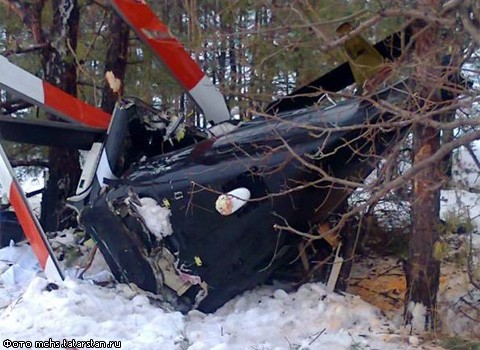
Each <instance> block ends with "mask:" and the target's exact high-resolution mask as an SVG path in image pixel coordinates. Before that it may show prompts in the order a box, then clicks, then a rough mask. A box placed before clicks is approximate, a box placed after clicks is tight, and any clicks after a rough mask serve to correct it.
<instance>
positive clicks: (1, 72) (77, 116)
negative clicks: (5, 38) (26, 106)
mask: <svg viewBox="0 0 480 350" xmlns="http://www.w3.org/2000/svg"><path fill="white" fill-rule="evenodd" d="M0 88H2V89H5V90H6V91H8V92H11V93H12V94H15V95H19V96H20V97H21V98H22V99H24V100H25V101H27V102H30V103H32V104H34V105H35V106H38V107H42V108H45V109H46V110H47V111H48V112H50V113H52V114H55V115H56V116H58V117H61V118H65V119H67V120H70V121H74V122H79V123H82V124H84V125H88V126H91V127H95V128H102V129H106V128H107V127H108V124H109V123H110V115H109V114H108V113H106V112H104V111H102V110H101V109H99V108H96V107H94V106H91V105H89V104H87V103H85V102H82V101H80V100H79V99H77V98H75V97H73V96H71V95H69V94H67V93H66V92H64V91H62V90H60V89H58V88H56V87H54V86H53V85H51V84H49V83H47V82H45V81H43V80H42V79H40V78H38V77H36V76H35V75H33V74H31V73H29V72H27V71H26V70H23V69H21V68H20V67H17V66H16V65H14V64H13V63H10V61H8V59H7V58H6V57H4V56H2V55H0Z"/></svg>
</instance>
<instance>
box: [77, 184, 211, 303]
mask: <svg viewBox="0 0 480 350" xmlns="http://www.w3.org/2000/svg"><path fill="white" fill-rule="evenodd" d="M106 199H107V200H106V201H98V202H97V204H96V205H95V206H94V207H92V208H89V209H87V210H84V211H83V213H82V221H83V222H94V223H95V225H94V226H89V225H88V224H87V225H86V228H87V231H88V232H90V234H92V237H94V238H95V240H96V241H97V244H98V245H99V246H100V248H101V249H102V248H103V249H104V250H105V251H107V252H108V254H105V255H106V258H105V259H106V261H107V263H108V265H109V266H110V268H111V269H112V272H113V273H114V275H115V276H116V278H117V279H118V280H119V281H120V282H124V283H135V284H137V285H138V287H140V288H142V289H144V290H146V291H148V292H152V293H155V294H158V295H159V296H161V297H163V298H164V299H165V301H167V302H168V303H170V304H172V305H173V306H174V307H175V308H176V309H178V310H180V311H188V310H190V309H192V308H197V307H198V304H199V303H200V301H201V300H202V299H203V298H204V297H205V296H206V295H207V285H206V284H205V283H204V282H203V281H202V280H201V278H200V277H199V276H197V275H194V274H192V273H191V270H190V269H188V267H186V265H185V264H181V263H180V260H179V255H178V251H174V250H173V249H172V248H171V247H168V246H167V245H166V244H165V242H164V241H163V240H164V238H166V237H168V236H171V235H172V234H173V233H174V232H173V228H172V224H171V221H170V217H171V215H172V212H171V210H170V203H169V201H168V200H167V199H164V200H163V201H162V202H161V203H159V202H158V201H157V200H155V199H154V198H152V197H139V196H138V194H137V193H135V192H133V191H132V189H131V188H130V187H129V188H128V193H127V195H126V196H124V197H117V198H115V199H114V200H108V198H106ZM112 214H113V215H112ZM96 230H100V231H101V232H102V233H106V234H102V235H99V234H98V232H97V231H96ZM103 249H102V250H103ZM193 286H196V288H192V287H193Z"/></svg>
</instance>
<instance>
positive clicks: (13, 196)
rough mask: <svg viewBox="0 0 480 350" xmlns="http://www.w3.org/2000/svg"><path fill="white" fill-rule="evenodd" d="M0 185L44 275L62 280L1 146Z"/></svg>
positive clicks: (52, 254)
mask: <svg viewBox="0 0 480 350" xmlns="http://www.w3.org/2000/svg"><path fill="white" fill-rule="evenodd" d="M0 185H1V186H2V188H3V190H4V191H6V192H7V197H8V200H9V201H10V204H11V205H12V207H13V209H14V210H15V213H16V214H17V217H18V220H19V221H20V225H21V226H22V229H23V232H24V233H25V236H26V237H27V238H28V241H29V242H30V245H31V247H32V249H33V252H34V253H35V255H36V257H37V259H38V262H39V263H40V266H41V267H42V269H43V271H45V275H46V276H47V278H48V279H50V280H53V281H61V280H63V279H64V275H63V272H62V270H61V268H60V265H59V263H58V260H57V258H56V257H55V254H54V253H53V249H52V247H51V246H50V243H49V242H48V239H47V236H46V235H45V233H44V232H43V229H42V226H41V225H40V223H39V222H38V219H37V217H36V216H35V214H34V213H33V210H32V208H31V207H30V205H29V203H28V201H27V199H26V197H25V193H24V192H23V190H22V188H21V187H20V185H19V184H18V181H17V179H16V178H15V174H14V172H13V169H12V167H11V166H10V162H9V161H8V158H7V155H6V154H5V151H4V150H3V147H2V145H0Z"/></svg>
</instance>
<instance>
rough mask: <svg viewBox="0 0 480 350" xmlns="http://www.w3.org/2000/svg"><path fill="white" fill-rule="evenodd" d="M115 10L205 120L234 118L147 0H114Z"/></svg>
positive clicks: (218, 93) (210, 83)
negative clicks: (162, 64)
mask: <svg viewBox="0 0 480 350" xmlns="http://www.w3.org/2000/svg"><path fill="white" fill-rule="evenodd" d="M111 2H112V4H113V7H114V8H115V10H116V11H117V13H118V14H119V15H120V16H121V17H122V18H123V20H124V21H125V22H127V23H128V25H129V26H130V27H131V28H132V29H133V30H134V31H135V32H136V34H137V35H138V37H139V38H140V39H141V40H142V41H143V42H145V43H146V44H147V45H148V46H149V47H150V49H151V50H152V51H153V52H154V53H155V55H156V56H157V57H158V58H159V59H160V60H161V61H162V62H163V63H164V64H165V65H166V66H167V67H168V68H169V70H170V72H171V73H172V75H173V77H174V78H175V79H176V80H177V81H178V82H179V83H180V84H181V85H182V86H183V88H184V89H185V90H187V91H188V94H189V95H190V96H191V97H192V99H193V100H194V101H195V103H196V104H197V105H198V107H199V108H200V109H201V110H202V111H203V113H205V117H206V118H207V119H208V120H211V121H213V122H215V123H218V122H222V121H225V120H228V119H230V113H229V112H228V108H227V104H226V103H225V99H224V97H223V95H222V94H221V93H220V91H218V89H217V88H216V87H215V86H214V85H213V83H212V81H211V79H209V78H208V77H207V76H206V75H205V73H204V72H203V71H202V69H201V68H200V67H199V65H198V64H197V62H195V61H194V60H193V59H192V57H191V56H190V54H189V53H188V52H187V51H186V50H185V48H184V47H183V45H182V44H181V43H180V42H179V41H178V40H177V39H176V38H175V37H174V36H173V35H172V33H171V32H170V30H169V29H168V27H167V26H166V25H165V24H164V23H163V22H162V21H161V20H160V19H159V18H158V17H157V16H156V15H155V13H154V12H153V11H152V9H151V8H150V7H149V6H148V5H147V4H146V3H145V1H143V0H111Z"/></svg>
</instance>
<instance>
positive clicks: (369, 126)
mask: <svg viewBox="0 0 480 350" xmlns="http://www.w3.org/2000/svg"><path fill="white" fill-rule="evenodd" d="M111 3H112V5H113V7H114V8H115V10H116V11H117V12H118V13H119V14H120V15H121V16H122V17H123V18H124V19H125V21H126V22H127V23H128V24H129V25H130V26H131V27H132V29H133V30H134V31H135V32H136V33H137V35H138V36H139V38H140V39H141V40H142V41H144V42H145V43H147V45H148V46H149V47H150V48H151V49H152V50H153V51H154V53H155V55H157V57H158V58H159V59H160V60H161V61H162V62H164V63H165V64H166V66H167V67H168V68H169V69H170V71H171V72H172V74H173V75H174V77H175V78H176V79H177V80H178V81H179V82H180V84H181V85H182V86H183V87H184V88H185V89H186V90H187V91H188V93H189V94H190V96H191V97H192V99H193V100H194V101H195V102H196V104H197V105H198V106H199V107H200V109H201V110H202V111H203V112H204V114H205V116H206V118H207V119H208V120H209V121H212V122H214V123H215V125H214V126H213V128H211V129H210V130H203V129H200V128H196V127H192V126H187V125H185V123H184V116H176V117H175V118H172V117H171V116H167V115H165V114H164V113H163V112H161V111H159V110H156V109H154V108H152V107H150V106H148V105H147V104H145V103H144V102H142V101H141V100H140V99H137V98H126V97H119V102H118V103H117V105H116V108H115V110H114V112H113V114H112V116H111V117H110V116H108V115H107V114H106V113H104V112H102V111H100V110H98V109H96V108H95V107H92V106H88V105H86V104H84V103H81V102H78V103H77V102H76V101H77V100H76V99H74V98H73V97H71V96H68V95H66V94H65V93H63V92H61V91H59V90H58V89H56V90H55V88H53V87H51V86H49V85H46V83H44V82H42V81H41V80H40V79H38V78H36V77H34V76H33V75H31V74H29V73H28V72H26V71H23V70H21V69H20V68H18V67H15V66H14V65H13V64H11V63H10V62H8V60H7V59H6V58H4V57H0V73H2V72H8V74H3V73H2V74H0V87H2V88H4V89H6V90H8V91H9V92H11V93H13V94H16V95H19V96H20V97H21V98H22V99H25V100H26V101H27V102H28V103H32V104H34V105H36V106H39V107H42V108H45V109H47V110H48V111H49V112H52V113H54V114H56V115H59V116H61V117H64V118H66V119H69V120H71V121H72V120H73V121H77V122H80V123H81V125H72V124H66V123H56V124H55V123H54V124H38V123H37V124H38V125H33V124H31V123H30V124H28V123H16V124H15V123H12V122H11V120H8V118H2V119H0V125H2V128H3V125H6V126H8V127H9V128H10V129H9V130H11V131H12V132H11V133H9V134H8V135H3V137H6V138H8V137H11V138H14V141H16V142H34V143H39V144H44V145H51V144H55V142H57V141H58V138H56V137H54V135H57V134H58V135H63V136H62V137H63V138H64V139H65V145H66V146H68V147H74V148H81V149H90V151H89V153H88V156H87V159H86V163H85V166H84V169H83V173H82V176H81V179H80V182H79V184H78V187H77V193H76V195H75V196H74V197H72V198H70V201H71V202H72V204H73V205H74V206H75V207H76V208H77V210H78V212H79V214H80V215H79V223H80V224H81V225H82V227H83V228H84V229H85V230H86V232H87V233H88V234H89V235H90V236H91V237H92V238H93V239H94V240H95V241H96V243H97V245H98V248H99V250H100V251H101V252H102V254H103V256H104V257H105V259H106V261H107V263H108V265H109V266H110V268H111V270H112V272H113V274H114V275H115V277H116V279H117V280H118V281H121V282H126V283H134V284H136V285H137V286H138V287H140V288H142V289H143V290H145V291H147V292H150V293H153V294H156V295H157V294H158V295H161V296H165V299H166V300H173V301H174V304H175V305H176V308H177V309H178V310H182V311H187V310H190V309H194V308H196V309H199V310H201V311H205V312H210V311H213V310H215V309H216V308H218V307H220V306H221V305H223V304H224V303H225V302H226V301H228V300H229V299H231V298H232V297H233V296H235V295H237V294H239V293H241V292H242V291H244V290H246V289H249V288H252V287H254V286H256V285H258V284H260V283H264V282H266V281H268V280H270V279H271V278H273V277H274V276H277V275H278V272H279V271H280V272H285V273H284V276H287V275H288V276H290V277H289V278H290V279H292V280H294V279H297V280H301V278H302V276H304V274H305V267H306V266H307V267H308V266H312V265H313V264H311V262H312V261H319V260H322V259H323V260H324V261H328V262H330V265H331V262H334V264H333V265H334V266H335V268H333V269H326V270H325V271H323V272H324V273H323V274H324V276H328V275H329V274H330V276H331V277H330V280H329V281H328V285H329V287H330V288H331V289H334V288H335V282H336V279H337V277H336V276H338V272H339V271H338V267H339V266H340V265H341V261H342V259H343V257H342V248H341V247H342V242H341V240H342V237H340V238H338V237H331V236H329V235H327V236H326V237H325V238H326V239H318V240H315V241H314V242H310V243H309V249H304V250H302V251H303V253H302V254H300V255H302V256H301V257H300V258H299V249H301V248H299V247H301V245H302V244H303V243H304V242H305V240H304V238H303V237H302V236H301V235H296V234H294V233H292V232H290V231H289V230H280V229H278V228H279V227H281V226H282V225H284V224H285V223H288V225H290V226H291V227H294V228H295V229H296V230H298V231H301V232H308V233H309V234H318V232H317V228H318V225H321V224H324V223H325V222H326V221H328V219H329V218H330V217H331V215H332V214H334V213H335V210H336V209H337V208H338V206H339V205H341V203H343V201H344V200H345V199H346V198H347V197H348V196H349V194H350V193H351V191H352V190H353V188H352V187H351V186H350V185H349V184H351V183H352V182H357V183H359V182H361V181H363V180H364V179H365V177H366V176H367V175H368V174H369V173H370V172H371V170H372V169H374V167H375V165H376V162H377V161H378V159H379V157H380V156H381V155H382V154H384V152H386V151H388V150H389V148H390V147H392V145H394V144H395V143H396V142H397V141H398V140H399V139H400V138H402V137H403V134H404V132H405V131H406V129H405V128H399V129H395V128H388V129H386V128H380V127H376V124H385V123H389V122H391V121H392V120H393V119H394V118H395V117H396V116H395V115H394V114H392V113H389V112H386V111H384V110H380V109H379V108H378V106H377V105H376V102H378V101H386V102H387V103H389V104H393V105H396V106H403V107H406V104H408V96H409V95H408V91H410V90H411V87H412V84H411V83H412V82H411V81H409V80H408V79H406V80H403V81H399V82H397V83H395V84H392V85H391V86H387V87H385V88H383V90H382V89H380V90H379V91H377V92H376V93H373V92H372V93H371V94H370V95H369V98H368V99H364V98H362V96H356V97H353V98H351V99H348V100H345V101H341V102H339V103H335V104H334V105H333V106H328V107H326V108H325V107H322V105H321V104H318V105H317V103H318V101H319V100H322V98H324V97H325V96H327V95H326V94H325V93H322V94H319V91H330V92H337V91H340V90H341V89H343V88H345V87H346V86H348V85H350V84H352V83H353V82H355V80H360V79H361V80H362V81H361V82H360V81H357V83H359V84H361V85H363V87H365V86H367V85H366V84H367V83H368V81H369V79H375V76H374V75H375V74H373V73H372V74H370V73H371V72H373V71H376V69H373V68H372V67H370V68H369V73H368V74H367V76H366V75H362V74H360V73H359V72H358V67H355V64H357V63H358V62H356V59H358V57H360V56H361V54H359V55H357V57H353V56H352V57H350V59H349V62H346V63H344V64H342V65H341V66H339V67H337V68H336V69H334V70H332V71H331V72H329V73H327V74H325V75H324V76H322V77H320V78H319V79H317V80H315V81H313V82H311V83H309V84H307V85H306V86H304V87H301V88H299V89H297V90H295V91H294V92H293V93H291V94H289V95H287V96H285V97H284V98H282V99H280V100H278V101H275V102H272V103H271V104H270V105H269V106H268V107H267V108H266V110H265V114H264V115H262V116H258V117H255V118H253V120H251V121H249V122H244V123H240V124H235V123H234V122H232V121H230V120H229V113H228V108H227V106H226V104H225V101H224V99H223V97H222V96H221V94H220V93H219V92H218V90H216V88H215V87H214V86H213V84H212V82H211V81H210V80H209V79H208V78H207V77H206V76H205V74H204V73H203V72H202V71H201V69H200V68H199V67H198V65H197V64H196V63H195V62H194V61H193V60H192V59H191V57H190V55H189V54H188V53H187V52H186V51H185V50H184V49H183V48H182V46H181V44H180V43H178V41H177V40H176V39H175V38H173V36H171V34H170V32H169V31H168V28H167V27H166V26H165V25H164V24H163V23H162V22H161V21H160V20H159V19H158V18H156V16H155V15H154V13H153V12H152V11H151V9H150V8H149V7H148V5H146V4H145V3H144V2H139V1H135V0H111ZM342 34H344V33H342ZM408 39H409V34H408V31H405V32H403V33H395V34H393V35H392V36H390V37H388V38H387V39H385V40H383V41H381V42H380V43H378V44H376V45H375V48H374V49H373V48H370V47H369V48H368V51H369V52H374V53H375V57H377V56H378V55H381V56H382V57H383V58H384V59H381V60H380V61H381V62H382V64H383V62H384V60H385V61H386V60H393V59H395V58H396V57H398V56H400V55H401V53H402V48H403V47H404V46H405V40H407V41H408ZM167 41H168V43H170V44H172V43H173V45H170V46H169V48H173V51H169V50H166V49H165V45H166V42H167ZM360 42H361V44H362V45H369V44H368V43H367V42H366V41H364V40H361V41H360ZM372 50H373V51H372ZM360 51H361V50H360ZM12 67H14V68H12ZM12 69H13V70H12ZM11 70H12V71H11ZM359 77H360V78H359ZM382 79H383V76H382ZM110 80H112V81H113V85H114V88H115V89H117V90H118V91H120V89H121V86H120V82H117V81H115V80H114V79H113V78H112V77H111V79H110ZM19 82H21V84H20V83H19ZM24 82H31V83H32V84H30V87H28V84H27V85H26V84H23V83H24ZM378 83H379V82H378V81H375V87H376V88H378ZM32 87H33V88H32ZM59 94H60V95H61V96H62V99H63V98H64V100H65V101H72V100H74V101H75V103H71V105H70V106H69V108H67V109H66V108H65V106H64V105H62V104H61V103H58V101H57V100H56V99H55V98H54V97H55V96H57V97H58V96H59ZM62 94H64V95H66V96H64V95H62ZM325 99H327V100H328V99H329V97H328V96H327V97H326V98H325ZM55 101H57V102H55ZM67 103H68V102H67ZM107 125H108V130H107ZM33 127H36V128H39V130H40V129H41V130H42V132H43V133H41V135H40V136H39V135H30V133H28V132H27V133H25V132H24V131H26V130H30V129H29V128H33ZM9 135H11V136H9ZM65 135H67V136H72V135H77V136H78V138H76V137H66V136H65ZM57 143H58V142H57ZM3 163H4V165H5V168H7V166H6V165H7V164H8V160H7V159H6V158H5V159H4V160H3ZM9 183H10V182H8V184H9ZM7 188H8V187H7ZM15 209H17V208H15ZM17 213H18V212H17ZM20 221H21V224H22V227H23V229H24V231H26V232H27V231H29V232H27V236H28V237H29V239H31V241H32V242H35V240H38V239H39V237H40V238H42V237H43V236H42V231H41V230H40V229H41V228H38V227H36V226H35V227H33V229H32V226H31V225H30V226H29V225H28V220H26V219H25V218H24V217H20ZM26 222H27V223H26ZM35 228H36V229H35ZM32 237H33V238H32ZM319 237H320V236H319ZM40 241H41V242H44V244H45V245H46V251H47V252H48V254H47V255H48V257H49V258H51V259H53V258H54V255H53V253H52V252H51V249H50V250H49V249H48V247H49V245H48V240H46V239H43V238H42V240H40ZM38 255H39V258H45V253H44V251H42V252H40V253H39V254H38ZM298 271H300V273H299V272H298ZM332 271H333V273H331V272H332ZM58 272H59V273H60V274H61V271H60V270H58ZM299 277H300V278H299Z"/></svg>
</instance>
